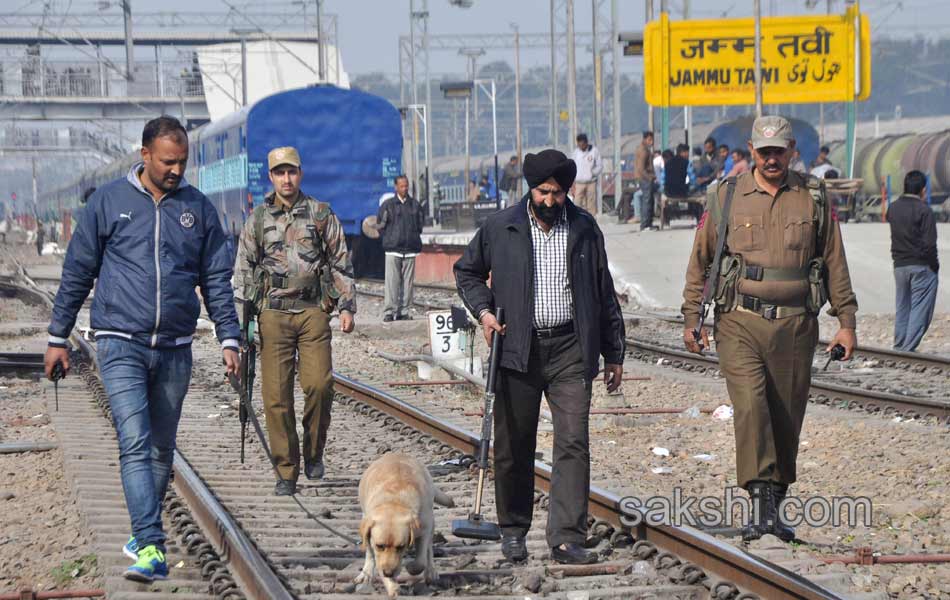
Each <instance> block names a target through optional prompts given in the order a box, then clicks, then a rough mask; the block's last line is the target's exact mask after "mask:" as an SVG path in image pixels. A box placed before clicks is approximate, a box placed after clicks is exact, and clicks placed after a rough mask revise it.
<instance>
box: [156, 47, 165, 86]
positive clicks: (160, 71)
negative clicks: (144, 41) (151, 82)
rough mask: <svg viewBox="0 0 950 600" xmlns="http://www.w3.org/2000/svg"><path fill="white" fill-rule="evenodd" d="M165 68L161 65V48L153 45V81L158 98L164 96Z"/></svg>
mask: <svg viewBox="0 0 950 600" xmlns="http://www.w3.org/2000/svg"><path fill="white" fill-rule="evenodd" d="M164 71H165V66H164V65H163V64H162V46H161V44H155V79H156V83H157V85H158V97H159V98H161V97H162V96H164V95H165V73H164Z"/></svg>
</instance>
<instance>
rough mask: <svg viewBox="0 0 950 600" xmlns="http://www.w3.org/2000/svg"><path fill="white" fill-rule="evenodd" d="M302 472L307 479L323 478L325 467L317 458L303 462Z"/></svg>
mask: <svg viewBox="0 0 950 600" xmlns="http://www.w3.org/2000/svg"><path fill="white" fill-rule="evenodd" d="M303 472H304V474H305V475H306V476H307V479H309V480H310V481H314V480H316V479H323V474H324V472H326V469H325V468H324V467H323V461H322V460H318V461H316V462H313V463H307V464H305V465H304V468H303Z"/></svg>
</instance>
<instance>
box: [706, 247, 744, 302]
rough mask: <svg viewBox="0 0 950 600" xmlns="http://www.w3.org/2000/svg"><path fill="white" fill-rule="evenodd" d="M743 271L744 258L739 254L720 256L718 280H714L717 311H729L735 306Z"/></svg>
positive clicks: (714, 297)
mask: <svg viewBox="0 0 950 600" xmlns="http://www.w3.org/2000/svg"><path fill="white" fill-rule="evenodd" d="M744 271H745V260H744V259H743V258H742V255H741V254H726V255H725V256H723V257H722V260H721V261H720V267H719V281H717V282H716V293H715V294H714V295H713V299H714V300H715V301H716V311H717V312H723V313H727V312H731V311H733V310H735V308H736V302H737V296H738V287H739V279H740V277H741V275H742V273H743V272H744Z"/></svg>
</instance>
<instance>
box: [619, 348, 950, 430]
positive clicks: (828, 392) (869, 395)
mask: <svg viewBox="0 0 950 600" xmlns="http://www.w3.org/2000/svg"><path fill="white" fill-rule="evenodd" d="M627 345H628V346H629V347H632V348H637V349H638V350H640V351H642V352H649V353H652V354H656V355H660V356H667V357H670V358H673V359H675V360H678V361H682V362H684V363H689V364H692V365H695V366H700V367H705V368H719V360H718V358H716V357H713V356H710V355H706V354H703V355H699V354H693V353H691V352H686V351H685V350H675V349H673V348H667V347H664V346H658V345H656V344H650V343H647V342H641V341H639V340H633V339H627ZM810 393H811V396H812V397H813V398H814V399H815V401H816V402H818V403H820V404H830V403H831V402H833V401H835V400H837V401H839V402H840V403H841V404H842V406H843V408H867V407H869V406H873V407H880V408H882V409H884V412H885V413H888V412H890V410H891V409H893V410H896V411H902V412H904V413H907V414H908V416H915V417H933V418H936V419H939V420H942V421H945V422H950V399H936V400H935V399H932V398H915V397H913V396H902V395H899V394H890V393H887V392H877V391H871V390H862V389H858V388H854V387H847V386H842V385H837V384H833V383H826V382H821V381H812V382H811V392H810Z"/></svg>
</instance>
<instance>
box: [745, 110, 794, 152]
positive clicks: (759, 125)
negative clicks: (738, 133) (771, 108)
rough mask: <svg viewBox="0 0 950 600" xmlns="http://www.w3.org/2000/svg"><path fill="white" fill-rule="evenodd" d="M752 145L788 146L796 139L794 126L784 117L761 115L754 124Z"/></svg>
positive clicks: (756, 146)
mask: <svg viewBox="0 0 950 600" xmlns="http://www.w3.org/2000/svg"><path fill="white" fill-rule="evenodd" d="M751 141H752V147H753V148H755V149H756V150H758V149H759V148H769V147H778V148H788V147H789V146H790V145H791V143H792V142H794V141H795V135H794V134H793V133H792V126H791V124H790V123H789V122H788V120H787V119H784V118H782V117H759V118H758V119H756V120H755V123H753V124H752V140H751Z"/></svg>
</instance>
